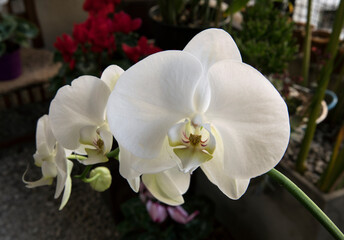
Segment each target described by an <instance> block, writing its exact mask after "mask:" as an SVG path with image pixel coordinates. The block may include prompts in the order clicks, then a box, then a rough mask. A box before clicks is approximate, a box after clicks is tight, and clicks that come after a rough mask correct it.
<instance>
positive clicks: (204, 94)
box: [183, 28, 241, 112]
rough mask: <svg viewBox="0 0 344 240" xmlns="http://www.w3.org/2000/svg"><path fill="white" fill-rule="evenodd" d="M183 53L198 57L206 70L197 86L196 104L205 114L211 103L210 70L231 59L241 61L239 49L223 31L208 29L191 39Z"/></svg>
mask: <svg viewBox="0 0 344 240" xmlns="http://www.w3.org/2000/svg"><path fill="white" fill-rule="evenodd" d="M183 51H186V52H189V53H191V54H192V55H194V56H195V57H197V58H198V59H199V60H200V61H201V63H202V66H203V68H204V76H203V77H202V80H201V81H199V84H198V86H197V89H196V92H195V96H194V104H195V108H196V109H197V110H198V111H199V112H204V111H205V110H206V109H207V108H208V106H209V102H210V98H211V94H210V88H209V82H208V79H207V78H206V73H207V71H208V69H209V68H210V67H211V66H212V65H213V64H214V63H216V62H218V61H221V60H224V59H231V60H236V61H241V56H240V52H239V49H238V47H237V46H236V44H235V42H234V40H233V38H232V37H231V36H230V35H229V34H228V33H227V32H226V31H224V30H222V29H215V28H212V29H207V30H204V31H202V32H200V33H199V34H197V35H196V36H195V37H193V38H192V39H191V41H190V42H189V43H188V44H187V45H186V47H185V48H184V50H183Z"/></svg>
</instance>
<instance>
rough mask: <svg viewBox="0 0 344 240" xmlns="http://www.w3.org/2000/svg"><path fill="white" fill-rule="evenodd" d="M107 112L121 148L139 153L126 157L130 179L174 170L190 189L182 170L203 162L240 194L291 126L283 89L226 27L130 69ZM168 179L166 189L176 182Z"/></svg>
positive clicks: (268, 164) (279, 151)
mask: <svg viewBox="0 0 344 240" xmlns="http://www.w3.org/2000/svg"><path fill="white" fill-rule="evenodd" d="M107 116H108V120H109V125H110V129H111V132H112V133H113V135H114V136H115V138H116V140H117V141H118V143H119V145H120V147H121V148H120V149H121V151H122V149H125V151H128V152H130V154H132V157H131V158H129V159H130V160H128V159H127V158H123V159H121V160H120V162H121V165H122V164H124V163H125V162H127V163H125V164H128V166H126V167H125V169H127V170H128V171H127V174H123V172H125V171H122V172H121V174H122V175H123V176H124V177H126V178H127V179H128V180H134V179H135V178H133V176H135V174H133V175H131V174H129V173H130V171H133V172H136V177H138V176H140V174H143V179H145V177H144V176H145V175H150V174H158V173H161V172H166V171H171V173H170V174H171V177H170V179H173V180H172V181H170V182H169V184H170V185H172V186H175V188H176V189H182V190H183V191H179V193H182V192H184V190H185V188H186V189H187V187H188V183H189V182H188V181H178V180H177V179H179V175H180V174H190V173H192V171H194V170H195V169H196V168H198V167H199V166H200V167H201V169H202V170H203V171H204V173H205V174H206V175H207V177H208V179H209V180H210V181H211V182H212V183H214V184H216V185H217V186H218V187H219V188H220V189H221V191H222V192H223V193H225V194H226V195H227V196H228V197H230V198H232V199H237V198H239V197H240V196H241V195H242V194H243V193H244V192H245V191H246V189H247V186H248V184H249V181H250V178H253V177H256V176H259V175H261V174H264V173H266V172H267V171H269V170H270V169H271V168H273V167H274V166H275V165H276V164H277V163H278V162H279V161H280V159H281V158H282V156H283V154H284V152H285V149H286V147H287V145H288V141H289V133H290V128H289V117H288V111H287V107H286V104H285V102H284V101H283V99H282V98H281V96H280V95H279V93H278V92H277V90H276V89H275V88H274V87H273V86H272V84H271V83H270V82H269V81H268V80H267V79H266V78H265V77H264V76H263V75H262V74H260V73H259V72H258V71H257V70H255V69H254V68H252V67H250V66H248V65H246V64H245V63H242V61H241V56H240V52H239V50H238V48H237V46H236V44H235V43H234V41H233V39H232V38H231V37H230V35H228V33H226V32H225V31H223V30H219V29H208V30H205V31H203V32H201V33H199V34H198V35H196V36H195V37H194V38H193V39H192V40H191V41H190V42H189V43H188V44H187V46H186V47H185V49H184V50H183V51H165V52H160V53H156V54H153V55H151V56H149V57H147V58H145V59H143V60H142V61H140V62H138V63H137V64H135V65H134V66H132V67H131V68H129V69H128V70H127V71H126V72H124V73H123V74H122V75H121V77H120V78H119V80H118V83H117V84H116V88H115V89H114V91H113V92H112V93H111V95H110V98H109V101H108V106H107ZM176 167H178V169H179V170H180V171H173V173H172V169H175V168H176ZM148 182H149V181H148ZM156 182H157V183H156V184H158V182H159V180H158V181H156ZM136 184H137V178H136ZM163 185H164V186H163V188H164V189H162V190H161V189H160V190H161V191H160V193H161V194H162V195H163V191H168V190H169V189H166V188H168V187H169V186H170V185H169V186H167V185H168V184H163ZM158 191H159V188H158V187H156V192H158ZM152 194H153V195H154V191H153V192H152ZM165 196H166V195H165ZM167 197H168V196H167ZM165 202H167V201H165Z"/></svg>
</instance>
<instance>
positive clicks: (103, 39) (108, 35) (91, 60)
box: [52, 0, 160, 90]
mask: <svg viewBox="0 0 344 240" xmlns="http://www.w3.org/2000/svg"><path fill="white" fill-rule="evenodd" d="M119 3H120V0H86V1H85V2H84V5H83V9H84V10H85V11H87V12H88V13H89V16H88V18H87V19H86V21H85V22H83V23H79V24H74V28H73V34H72V36H70V35H68V34H63V35H62V36H60V37H57V40H56V42H55V44H54V47H55V48H56V49H57V52H56V54H55V59H56V61H59V62H62V63H63V66H62V68H61V69H60V72H59V74H58V75H57V76H56V77H55V78H53V80H52V83H55V84H56V85H57V86H56V87H54V88H58V87H60V86H62V85H63V84H66V83H67V84H69V83H70V82H71V81H72V80H74V79H75V78H76V77H77V76H80V75H85V74H91V75H98V74H100V73H101V72H102V71H103V70H104V69H105V68H106V66H108V65H110V64H114V63H116V64H117V65H120V66H121V67H123V68H127V67H129V66H130V65H131V64H132V63H135V62H137V61H138V60H140V59H142V58H143V57H145V56H148V55H150V54H153V53H156V52H158V51H160V48H158V47H156V46H154V44H153V43H150V42H149V41H148V40H147V38H146V37H145V36H141V37H139V35H138V34H137V33H135V31H136V30H138V29H139V28H140V26H141V24H142V21H141V19H139V18H135V19H132V18H131V17H130V15H128V14H127V13H125V12H124V11H116V8H117V5H118V4H119ZM56 90H57V89H56Z"/></svg>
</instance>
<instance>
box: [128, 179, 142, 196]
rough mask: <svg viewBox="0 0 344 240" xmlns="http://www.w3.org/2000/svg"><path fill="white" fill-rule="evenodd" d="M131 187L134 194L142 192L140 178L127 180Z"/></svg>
mask: <svg viewBox="0 0 344 240" xmlns="http://www.w3.org/2000/svg"><path fill="white" fill-rule="evenodd" d="M127 181H128V183H129V186H130V187H131V189H133V191H134V192H136V193H137V192H139V190H140V177H136V178H132V179H127Z"/></svg>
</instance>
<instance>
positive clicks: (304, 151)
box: [296, 0, 344, 173]
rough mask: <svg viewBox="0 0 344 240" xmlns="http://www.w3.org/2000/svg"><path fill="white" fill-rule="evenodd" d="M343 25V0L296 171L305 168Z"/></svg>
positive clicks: (336, 18) (343, 0) (301, 170)
mask: <svg viewBox="0 0 344 240" xmlns="http://www.w3.org/2000/svg"><path fill="white" fill-rule="evenodd" d="M343 25H344V0H341V1H340V5H339V7H338V10H337V12H336V17H335V21H334V24H333V28H332V34H331V38H330V41H329V43H328V45H327V48H326V53H327V55H328V56H329V59H328V61H327V62H326V64H325V66H324V67H323V68H322V70H321V73H320V78H319V82H318V87H317V89H316V92H315V95H314V97H313V101H312V105H311V112H310V115H309V120H308V124H307V129H306V132H305V136H304V138H303V140H302V143H301V150H300V152H299V155H298V159H297V161H296V169H297V171H299V172H301V173H303V172H304V171H305V169H306V159H307V156H308V152H309V149H310V146H311V142H312V139H313V137H314V133H315V128H316V119H317V118H318V115H319V113H320V110H321V101H322V100H323V99H324V96H325V91H326V89H327V85H328V83H329V81H330V76H331V73H332V69H333V63H334V60H335V57H336V54H337V50H338V45H339V35H340V32H341V30H342V28H343Z"/></svg>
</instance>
